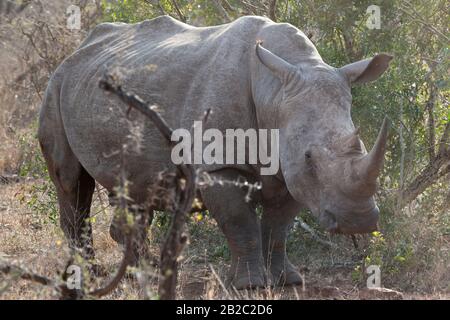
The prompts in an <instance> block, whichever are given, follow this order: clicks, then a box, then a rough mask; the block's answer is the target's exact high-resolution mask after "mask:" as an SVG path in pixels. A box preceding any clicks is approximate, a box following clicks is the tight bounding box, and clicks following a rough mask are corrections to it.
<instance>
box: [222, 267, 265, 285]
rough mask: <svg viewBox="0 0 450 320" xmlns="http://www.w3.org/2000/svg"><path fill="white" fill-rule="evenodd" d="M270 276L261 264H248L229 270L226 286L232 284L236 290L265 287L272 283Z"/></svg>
mask: <svg viewBox="0 0 450 320" xmlns="http://www.w3.org/2000/svg"><path fill="white" fill-rule="evenodd" d="M271 278H272V277H271V275H269V274H268V273H267V271H266V270H265V269H264V268H263V267H262V266H248V267H247V268H238V270H237V271H234V272H230V275H229V277H228V280H227V286H232V287H234V288H236V289H237V290H245V289H256V288H265V287H267V286H270V285H271V284H272V279H271Z"/></svg>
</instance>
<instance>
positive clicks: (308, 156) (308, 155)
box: [305, 150, 312, 161]
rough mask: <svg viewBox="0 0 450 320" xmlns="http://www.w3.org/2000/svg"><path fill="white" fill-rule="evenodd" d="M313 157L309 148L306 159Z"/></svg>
mask: <svg viewBox="0 0 450 320" xmlns="http://www.w3.org/2000/svg"><path fill="white" fill-rule="evenodd" d="M311 158H312V154H311V150H307V151H306V152H305V159H306V161H309V160H311Z"/></svg>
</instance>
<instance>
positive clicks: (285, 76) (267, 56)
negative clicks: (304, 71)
mask: <svg viewBox="0 0 450 320" xmlns="http://www.w3.org/2000/svg"><path fill="white" fill-rule="evenodd" d="M256 55H257V56H258V58H259V60H260V61H261V62H262V64H264V65H265V66H266V67H267V68H268V69H269V70H270V71H272V72H273V74H274V75H275V76H276V77H278V78H279V79H280V80H281V82H282V83H283V84H287V83H288V82H289V80H290V79H291V77H292V76H293V75H294V74H295V72H296V71H297V68H296V67H295V66H294V65H292V64H290V63H289V62H287V61H286V60H284V59H282V58H280V57H279V56H277V55H275V54H273V53H272V52H270V51H269V50H267V49H266V48H263V47H262V46H261V42H257V43H256Z"/></svg>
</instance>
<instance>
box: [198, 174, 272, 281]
mask: <svg viewBox="0 0 450 320" xmlns="http://www.w3.org/2000/svg"><path fill="white" fill-rule="evenodd" d="M211 175H213V176H214V177H215V178H217V179H222V180H227V181H236V180H237V179H238V178H239V172H237V171H235V170H232V169H224V170H221V171H220V172H216V173H213V174H211ZM246 194H247V190H246V189H243V188H240V187H237V186H234V185H230V184H224V185H220V184H218V183H216V184H214V185H213V186H211V187H208V188H205V189H202V190H201V195H202V199H203V202H204V204H205V205H206V207H207V208H208V210H209V211H210V212H211V215H212V216H213V217H214V219H215V220H216V221H217V223H218V225H219V227H220V229H221V230H222V231H223V233H224V234H225V237H226V239H227V242H228V246H229V248H230V251H231V269H230V273H229V277H228V280H227V285H233V286H234V287H236V288H237V289H248V288H255V287H264V286H266V284H267V272H266V271H265V268H264V260H263V257H262V250H261V232H260V224H259V221H258V218H257V216H256V212H255V207H254V206H253V205H252V203H250V202H246V200H245V196H246Z"/></svg>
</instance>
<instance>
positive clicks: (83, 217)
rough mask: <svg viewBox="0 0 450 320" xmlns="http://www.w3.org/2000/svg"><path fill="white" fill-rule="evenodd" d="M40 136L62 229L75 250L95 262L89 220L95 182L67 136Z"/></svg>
mask: <svg viewBox="0 0 450 320" xmlns="http://www.w3.org/2000/svg"><path fill="white" fill-rule="evenodd" d="M53 138H54V137H53V136H45V135H42V134H40V136H39V140H40V144H41V149H42V152H43V154H44V158H45V160H46V162H47V167H48V171H49V175H50V178H51V179H52V181H53V183H54V184H55V186H56V192H57V197H58V204H59V212H60V224H61V228H62V230H63V232H64V234H65V236H66V238H67V240H68V242H69V246H70V247H71V248H72V249H75V250H78V251H79V252H80V253H81V255H82V256H83V258H85V259H86V260H93V259H94V249H93V239H92V226H91V223H90V219H89V214H90V209H91V202H92V195H93V193H94V189H95V180H94V179H93V178H92V177H91V176H90V175H89V174H88V173H87V172H86V170H85V169H84V168H83V167H82V166H81V164H80V163H79V162H78V160H77V159H76V157H75V155H74V154H73V153H72V151H71V150H70V147H69V145H68V143H67V141H66V139H65V137H64V136H62V137H58V139H53Z"/></svg>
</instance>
